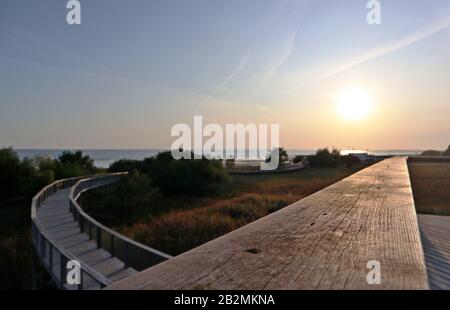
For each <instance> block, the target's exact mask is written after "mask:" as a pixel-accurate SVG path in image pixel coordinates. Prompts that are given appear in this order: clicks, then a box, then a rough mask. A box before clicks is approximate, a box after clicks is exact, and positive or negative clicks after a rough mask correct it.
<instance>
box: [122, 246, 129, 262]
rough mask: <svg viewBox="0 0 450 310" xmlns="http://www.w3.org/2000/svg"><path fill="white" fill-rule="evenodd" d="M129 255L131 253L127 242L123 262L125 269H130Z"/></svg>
mask: <svg viewBox="0 0 450 310" xmlns="http://www.w3.org/2000/svg"><path fill="white" fill-rule="evenodd" d="M128 255H129V253H128V242H125V258H124V261H123V263H124V265H125V266H124V267H125V268H128V266H129V264H128Z"/></svg>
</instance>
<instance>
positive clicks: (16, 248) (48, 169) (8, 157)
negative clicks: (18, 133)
mask: <svg viewBox="0 0 450 310" xmlns="http://www.w3.org/2000/svg"><path fill="white" fill-rule="evenodd" d="M93 172H95V168H94V166H93V162H92V160H91V159H90V158H89V157H88V156H83V154H82V153H81V152H76V153H71V152H65V153H63V154H62V155H61V156H60V159H59V160H53V159H50V158H45V157H40V158H35V159H33V160H31V159H23V160H20V159H19V157H18V155H17V153H16V152H14V151H13V150H12V148H3V149H0V220H1V222H0V289H4V288H9V289H20V288H22V289H23V288H31V259H32V258H31V249H32V248H31V238H30V235H31V232H30V227H31V226H30V225H31V224H30V205H31V198H32V197H33V196H34V195H35V194H36V193H37V192H38V191H39V190H40V189H42V188H43V187H44V186H46V185H48V184H50V183H52V182H53V181H54V180H55V178H63V177H72V176H78V175H86V174H91V173H93ZM40 272H42V270H40Z"/></svg>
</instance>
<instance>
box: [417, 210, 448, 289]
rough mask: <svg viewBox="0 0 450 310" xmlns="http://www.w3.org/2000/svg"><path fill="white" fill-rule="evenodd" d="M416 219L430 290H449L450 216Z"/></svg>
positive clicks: (424, 216)
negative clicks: (417, 220)
mask: <svg viewBox="0 0 450 310" xmlns="http://www.w3.org/2000/svg"><path fill="white" fill-rule="evenodd" d="M418 218H419V228H420V233H421V236H422V244H423V249H424V254H425V262H426V266H427V271H428V278H429V281H430V288H431V289H435V290H450V216H438V215H423V214H421V215H418Z"/></svg>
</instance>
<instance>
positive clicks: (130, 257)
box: [69, 173, 171, 271]
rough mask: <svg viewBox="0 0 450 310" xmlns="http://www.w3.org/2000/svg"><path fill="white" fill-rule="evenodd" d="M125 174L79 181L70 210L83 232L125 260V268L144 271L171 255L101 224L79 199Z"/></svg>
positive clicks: (73, 190) (70, 198)
mask: <svg viewBox="0 0 450 310" xmlns="http://www.w3.org/2000/svg"><path fill="white" fill-rule="evenodd" d="M123 175H124V173H116V174H109V175H105V176H100V177H92V178H87V179H83V180H80V181H78V182H77V184H75V186H73V187H72V189H71V191H70V194H69V200H70V212H72V214H73V217H74V219H75V220H76V221H78V225H79V226H80V230H81V232H84V233H86V234H87V235H88V236H89V239H91V240H95V241H96V243H97V246H98V247H99V248H102V249H105V250H106V251H108V252H110V253H111V255H112V257H117V258H118V259H120V260H121V261H122V262H124V264H125V267H132V268H134V269H136V270H138V271H141V270H144V269H147V268H148V267H151V266H153V265H155V264H158V263H160V262H162V261H165V260H167V259H169V258H171V256H170V255H167V254H165V253H163V252H160V251H157V250H155V249H152V248H150V247H148V246H145V245H143V244H141V243H139V242H136V241H133V240H131V239H129V238H127V237H125V236H123V235H121V234H119V233H117V232H115V231H114V230H112V229H109V228H108V227H106V226H104V225H102V224H101V223H99V222H97V221H96V220H94V219H93V218H92V217H90V216H89V215H88V214H86V213H85V212H84V211H83V209H82V208H81V206H80V205H79V204H78V202H77V200H78V199H79V197H80V196H81V194H83V193H84V192H85V191H87V190H90V189H94V188H97V187H101V186H106V185H109V184H112V183H115V182H117V181H118V180H119V179H120V177H121V176H123Z"/></svg>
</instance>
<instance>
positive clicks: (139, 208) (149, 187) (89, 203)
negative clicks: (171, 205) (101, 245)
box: [82, 170, 160, 224]
mask: <svg viewBox="0 0 450 310" xmlns="http://www.w3.org/2000/svg"><path fill="white" fill-rule="evenodd" d="M105 190H106V191H108V193H109V194H108V195H102V193H103V192H104V191H105ZM99 195H101V197H104V199H99V198H98V197H99ZM159 196H160V191H159V189H158V188H157V187H155V186H154V185H153V182H152V180H151V179H150V178H149V177H148V176H146V175H144V174H142V173H140V172H138V171H135V170H134V171H133V172H132V173H131V174H130V175H128V176H124V177H122V178H121V179H120V181H119V183H117V184H115V185H112V186H111V187H109V188H106V189H104V188H99V189H97V190H92V191H89V192H87V193H86V194H85V195H84V196H82V197H84V198H82V199H84V201H82V205H83V206H84V207H85V208H86V210H87V211H88V212H89V211H91V209H93V208H95V210H93V211H95V214H96V215H97V216H99V217H100V218H102V220H104V221H106V222H108V223H112V224H119V223H124V222H129V221H131V220H134V219H138V218H139V216H140V215H141V214H144V213H145V214H148V213H151V212H149V209H150V208H152V204H153V201H154V199H155V198H157V197H159Z"/></svg>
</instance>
